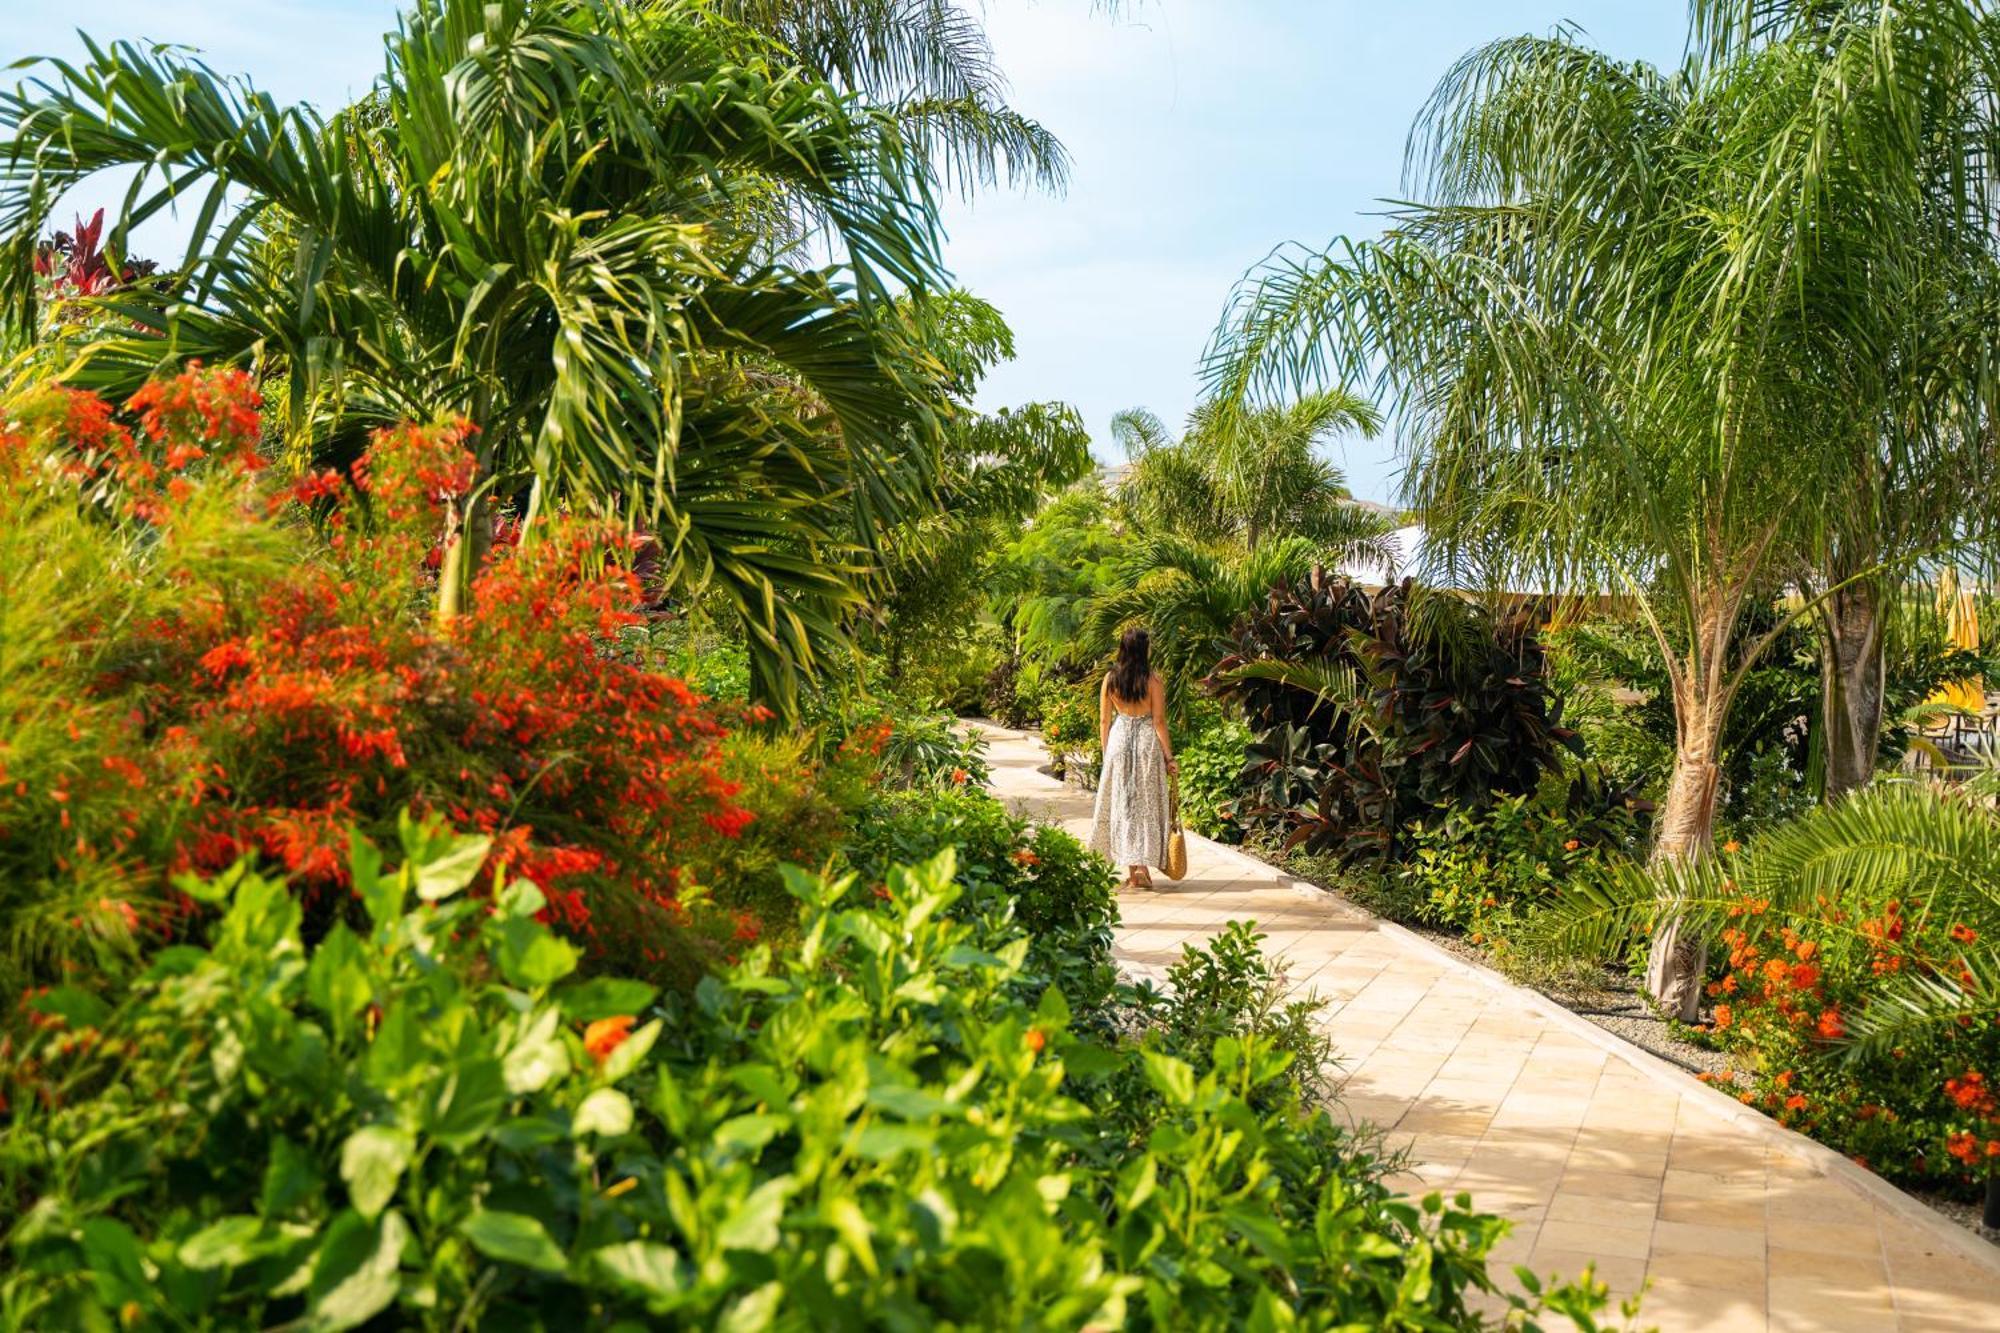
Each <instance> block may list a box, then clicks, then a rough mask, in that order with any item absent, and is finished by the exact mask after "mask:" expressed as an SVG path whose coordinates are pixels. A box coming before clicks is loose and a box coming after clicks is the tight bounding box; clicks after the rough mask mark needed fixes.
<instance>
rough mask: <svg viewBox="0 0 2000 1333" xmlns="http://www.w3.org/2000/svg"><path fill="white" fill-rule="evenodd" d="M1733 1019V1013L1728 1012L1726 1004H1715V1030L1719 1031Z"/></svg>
mask: <svg viewBox="0 0 2000 1333" xmlns="http://www.w3.org/2000/svg"><path fill="white" fill-rule="evenodd" d="M1734 1020H1735V1015H1734V1014H1733V1013H1731V1012H1730V1008H1729V1006H1728V1005H1726V1004H1718V1005H1716V1006H1715V1030H1716V1031H1717V1032H1720V1031H1722V1030H1723V1029H1724V1028H1726V1027H1728V1026H1729V1025H1730V1023H1731V1022H1733V1021H1734Z"/></svg>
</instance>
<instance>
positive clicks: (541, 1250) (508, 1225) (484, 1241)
mask: <svg viewBox="0 0 2000 1333" xmlns="http://www.w3.org/2000/svg"><path fill="white" fill-rule="evenodd" d="M459 1230H460V1231H461V1232H463V1233H464V1235H465V1238H466V1239H467V1240H469V1241H471V1242H472V1245H473V1248H474V1249H476V1250H478V1251H479V1252H480V1253H481V1254H483V1255H485V1256H486V1257H487V1258H489V1259H494V1260H497V1261H499V1262H500V1263H505V1264H518V1265H520V1266H521V1267H523V1268H533V1269H538V1270H540V1271H541V1272H544V1273H560V1272H562V1270H563V1268H564V1267H565V1266H566V1264H567V1261H566V1260H565V1259H564V1258H563V1252H562V1249H561V1247H560V1246H558V1245H557V1244H556V1243H555V1240H554V1239H553V1238H552V1237H551V1236H550V1235H549V1232H548V1228H546V1227H544V1226H543V1225H542V1224H541V1222H540V1221H538V1220H537V1219H535V1218H532V1217H529V1216H528V1215H527V1214H526V1213H503V1212H496V1211H493V1210H491V1209H481V1210H480V1211H478V1212H476V1213H474V1214H473V1215H472V1216H471V1217H468V1218H466V1219H465V1221H464V1223H463V1224H462V1225H460V1227H459Z"/></svg>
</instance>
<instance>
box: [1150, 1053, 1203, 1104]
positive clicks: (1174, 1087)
mask: <svg viewBox="0 0 2000 1333" xmlns="http://www.w3.org/2000/svg"><path fill="white" fill-rule="evenodd" d="M1143 1054H1144V1056H1145V1060H1146V1081H1147V1082H1148V1083H1151V1084H1152V1085H1153V1087H1154V1088H1155V1089H1157V1090H1158V1091H1159V1093H1160V1094H1161V1095H1162V1096H1163V1097H1165V1098H1166V1099H1167V1100H1168V1101H1170V1102H1172V1103H1173V1104H1174V1105H1176V1106H1189V1105H1192V1104H1193V1102H1194V1070H1193V1069H1192V1068H1190V1067H1189V1066H1188V1064H1187V1062H1186V1061H1183V1060H1176V1059H1175V1058H1174V1057H1173V1056H1171V1055H1162V1054H1161V1053H1160V1052H1158V1051H1146V1052H1143Z"/></svg>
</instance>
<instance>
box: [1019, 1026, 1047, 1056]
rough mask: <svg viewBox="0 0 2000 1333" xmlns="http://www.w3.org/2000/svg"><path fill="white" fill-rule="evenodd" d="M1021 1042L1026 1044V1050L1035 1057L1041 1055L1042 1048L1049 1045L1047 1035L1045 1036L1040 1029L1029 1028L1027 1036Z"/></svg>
mask: <svg viewBox="0 0 2000 1333" xmlns="http://www.w3.org/2000/svg"><path fill="white" fill-rule="evenodd" d="M1022 1040H1023V1042H1024V1044H1026V1046H1027V1048H1028V1049H1029V1050H1031V1051H1033V1052H1034V1053H1035V1054H1036V1055H1040V1054H1041V1053H1042V1047H1044V1046H1046V1045H1048V1044H1049V1039H1048V1036H1047V1034H1045V1033H1044V1032H1043V1031H1042V1030H1041V1029H1040V1028H1029V1029H1028V1035H1027V1036H1026V1037H1024V1038H1023V1039H1022Z"/></svg>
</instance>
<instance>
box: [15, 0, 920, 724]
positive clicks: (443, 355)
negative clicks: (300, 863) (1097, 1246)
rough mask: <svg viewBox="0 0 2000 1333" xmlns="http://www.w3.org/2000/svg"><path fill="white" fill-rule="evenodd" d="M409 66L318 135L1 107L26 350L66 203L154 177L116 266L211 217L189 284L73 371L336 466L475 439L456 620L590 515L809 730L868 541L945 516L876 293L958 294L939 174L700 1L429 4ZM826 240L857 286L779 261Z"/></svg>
mask: <svg viewBox="0 0 2000 1333" xmlns="http://www.w3.org/2000/svg"><path fill="white" fill-rule="evenodd" d="M386 46H387V65H386V69H385V72H384V74H383V75H382V77H381V79H380V80H379V81H378V84H377V86H376V88H375V90H374V91H373V93H372V94H371V95H370V96H369V97H367V98H366V99H364V100H363V101H362V102H360V103H358V104H356V105H355V106H353V107H350V108H347V109H345V110H342V111H340V112H339V113H337V114H335V115H333V116H332V117H330V118H326V119H322V118H321V117H319V116H318V115H317V114H316V113H314V112H313V111H312V110H311V109H309V108H305V107H282V106H279V105H278V104H276V103H274V102H272V101H271V100H270V99H268V98H266V97H263V96H261V95H259V94H257V93H255V92H254V91H253V90H251V89H250V88H248V87H247V86H245V85H242V84H239V83H236V82H232V81H226V80H224V79H222V78H221V77H219V76H218V75H216V74H214V73H213V72H212V71H210V70H209V69H208V68H207V67H205V66H204V65H202V64H201V63H200V62H199V61H198V60H197V59H195V58H193V57H191V56H188V55H186V54H184V53H182V52H180V51H177V50H175V49H172V48H150V49H149V48H143V47H140V46H136V45H131V44H118V45H113V46H109V47H101V46H97V45H92V46H91V47H90V53H91V54H90V58H89V59H88V60H87V61H85V62H84V63H81V64H72V63H68V62H60V61H57V62H48V63H47V64H45V65H44V66H43V73H42V74H41V75H40V76H38V77H32V78H30V79H29V80H27V81H26V82H23V83H22V84H20V85H19V86H18V87H16V88H10V89H9V90H8V91H7V92H6V93H5V94H3V95H0V145H4V148H3V149H0V160H4V163H5V166H4V168H0V190H4V196H5V205H4V207H3V208H0V234H4V235H5V236H6V237H7V238H8V244H9V246H10V247H11V252H12V255H13V258H14V260H15V263H14V265H13V266H11V267H8V268H6V269H4V271H0V284H4V285H0V292H4V295H5V297H6V299H7V301H8V304H9V306H10V308H11V309H12V310H13V311H14V314H15V318H16V319H17V321H19V322H21V323H23V324H25V325H28V326H30V327H32V323H31V321H32V319H33V314H34V311H33V304H34V289H33V286H32V284H31V283H30V282H29V274H30V272H31V269H30V266H29V265H28V263H27V259H28V258H29V257H30V256H31V253H32V251H33V248H34V246H35V245H36V243H37V241H38V238H39V228H40V226H41V225H42V221H43V218H44V217H45V216H46V212H47V209H48V206H49V205H50V203H51V202H52V201H53V200H54V198H55V197H56V195H58V194H59V193H61V192H62V191H64V190H66V189H67V188H69V187H70V186H72V185H74V184H76V183H78V182H80V181H82V180H84V179H86V178H88V177H91V176H94V175H96V174H97V173H99V172H102V171H106V170H110V169H115V168H120V167H131V168H134V169H136V171H137V173H138V174H137V177H136V179H135V181H134V184H133V187H132V190H131V192H130V193H129V195H128V200H129V202H128V205H127V207H126V208H125V210H124V211H123V213H122V214H121V215H120V216H119V217H118V218H117V219H116V222H115V224H114V226H113V231H112V236H113V244H112V247H111V248H113V249H114V250H115V249H118V248H120V246H121V244H122V241H121V239H120V238H122V236H123V234H124V233H125V232H126V231H127V230H128V229H129V228H130V227H131V226H133V225H135V224H137V223H138V222H140V221H142V220H144V219H145V218H147V217H149V216H151V215H153V214H155V213H157V212H158V211H159V210H161V209H162V208H164V207H166V206H167V205H168V203H170V202H172V201H173V200H176V199H187V198H189V197H195V198H200V199H202V200H203V203H202V204H201V205H200V207H199V208H198V209H197V210H196V212H195V215H194V216H195V221H194V226H193V234H192V236H191V239H190V241H189V245H188V249H187V252H186V254H185V256H184V257H183V258H182V259H181V260H180V261H179V262H178V263H176V264H173V265H172V266H171V267H170V268H163V269H162V271H161V272H160V273H159V274H157V275H156V276H155V278H154V279H153V280H151V281H149V282H146V283H143V284H136V285H132V286H127V287H123V288H120V289H118V290H116V291H113V292H111V293H108V294H106V295H103V296H99V297H95V298H92V299H93V301H94V302H95V304H96V307H97V310H98V312H99V316H100V317H99V318H98V319H96V320H94V321H91V322H90V324H89V325H88V326H87V328H86V329H85V330H84V331H83V332H81V333H79V335H78V337H77V338H76V340H74V342H73V344H71V345H67V346H62V345H59V346H58V347H54V348H51V349H49V350H50V353H51V355H54V354H56V353H58V352H61V353H64V354H67V353H70V352H74V353H75V354H76V355H77V357H78V358H79V364H78V365H77V367H76V368H75V369H74V370H73V371H72V372H71V376H72V378H73V379H74V380H75V382H78V383H81V384H84V385H87V386H91V387H97V388H102V389H104V390H105V391H106V392H109V393H111V394H112V395H113V396H115V397H119V398H122V397H124V396H125V395H126V394H129V393H130V392H132V391H133V390H136V389H137V388H138V387H139V385H140V384H142V383H143V382H144V381H145V380H146V379H147V378H149V377H150V376H152V375H154V374H155V373H157V372H158V371H159V370H160V369H161V368H162V367H165V366H171V365H173V364H174V363H175V362H177V361H179V360H185V359H187V358H191V357H192V358H200V359H203V360H206V361H209V362H211V363H223V362H236V363H243V364H249V363H251V362H253V361H254V362H255V364H256V365H257V367H258V372H259V374H260V376H263V377H267V378H274V379H280V380H281V381H282V383H283V385H284V388H283V391H282V409H283V417H284V421H285V426H286V437H287V447H288V449H289V450H291V451H292V452H293V454H294V455H295V456H296V457H298V458H300V459H301V460H305V461H310V462H311V463H313V464H317V465H333V466H343V465H345V464H346V463H348V462H350V461H352V459H353V458H355V457H356V456H358V454H359V453H360V451H361V449H362V448H363V447H364V443H365V440H366V439H367V435H368V432H369V431H371V430H374V429H378V428H380V427H382V426H385V425H388V424H391V423H393V422H395V421H398V420H404V419H410V420H430V419H434V418H437V417H439V416H441V415H444V414H451V413H457V414H461V415H463V416H464V417H466V418H467V419H469V420H471V421H473V422H474V423H476V424H477V425H478V427H479V434H478V435H477V436H476V437H475V440H474V445H473V448H474V452H475V457H476V459H477V465H478V467H477V472H476V474H475V476H474V478H473V482H472V485H471V486H469V487H468V488H467V490H466V493H465V495H464V497H463V498H462V500H461V503H460V506H459V508H460V514H461V523H462V532H463V539H462V540H460V541H454V543H453V544H452V546H451V548H450V549H449V554H448V558H447V561H446V565H445V571H444V573H445V577H444V579H443V582H442V588H441V591H442V596H443V599H444V604H445V607H446V609H447V610H450V609H452V608H454V607H456V606H457V605H458V604H459V603H460V602H462V600H463V593H464V591H465V589H466V586H467V585H468V584H469V581H470V579H471V577H472V574H473V572H474V569H475V568H476V566H477V563H478V557H479V555H480V554H481V553H482V552H483V550H484V548H485V547H486V545H488V544H489V543H490V540H491V532H492V527H493V522H494V514H495V512H496V510H497V509H500V508H505V509H508V510H510V511H514V512H518V514H519V515H520V517H521V518H522V519H523V520H524V521H526V522H528V523H529V524H530V525H532V524H533V522H534V521H535V520H536V519H537V518H539V517H540V516H542V515H543V514H545V513H548V512H551V511H552V510H554V509H555V508H557V507H560V506H563V505H576V506H583V507H599V508H602V509H604V510H606V511H608V512H610V513H612V514H615V516H616V517H617V518H618V519H619V520H620V521H621V522H624V523H626V524H627V525H628V526H632V527H635V528H638V529H642V530H644V531H647V532H651V533H654V534H657V536H656V540H657V542H658V546H659V551H660V558H661V560H662V562H663V564H664V566H665V570H666V574H667V583H668V585H669V586H670V587H671V588H673V589H674V590H675V591H676V592H677V593H678V594H679V595H681V596H684V597H686V596H692V595H695V594H697V593H700V592H703V591H708V592H710V593H712V594H713V595H714V596H717V597H720V598H722V599H724V600H725V601H726V602H727V603H728V604H729V605H730V607H731V608H732V610H733V611H734V613H735V615H736V616H737V617H738V618H739V620H740V622H741V624H742V626H743V630H744V633H745V636H746V639H747V641H748V642H749V644H750V646H751V650H752V654H753V661H754V662H755V664H756V666H757V669H758V672H759V676H760V681H761V684H762V690H763V692H765V693H767V694H769V695H771V696H773V697H775V698H776V699H778V700H779V701H781V702H789V700H790V698H791V693H792V690H793V688H794V685H795V676H796V673H797V671H798V670H799V669H802V668H807V667H810V666H812V665H813V664H814V663H816V662H817V661H819V660H821V659H822V658H823V657H824V656H825V655H826V654H827V653H828V652H829V651H832V650H833V649H835V648H836V647H837V646H838V644H839V642H840V640H841V627H842V622H843V617H844V616H845V615H846V614H848V613H849V612H850V611H851V610H852V608H853V607H854V606H855V605H856V604H857V599H858V596H859V590H860V586H861V584H862V582H863V580H864V577H865V575H866V574H867V571H868V570H869V568H870V567H871V566H872V564H873V557H872V555H871V554H870V553H871V552H872V551H873V550H874V548H875V547H876V545H877V544H878V540H879V532H880V529H881V527H882V526H883V525H884V524H886V523H891V522H894V521H896V520H898V519H900V518H903V517H906V516H909V515H912V514H915V513H920V512H924V511H925V510H926V509H927V508H928V506H929V505H930V503H931V500H930V496H929V488H930V486H931V485H932V483H933V481H934V479H935V462H936V460H935V451H936V433H937V430H938V418H939V414H940V413H941V412H942V411H943V410H944V406H945V405H944V403H943V402H942V401H941V398H940V394H939V391H938V367H937V364H936V361H935V359H934V358H933V357H931V356H930V355H929V354H928V353H927V352H926V351H925V349H924V348H923V347H922V346H921V345H920V344H919V343H918V342H917V340H916V339H915V338H913V337H912V336H911V333H910V331H909V330H908V329H907V328H906V327H905V326H904V325H903V323H902V321H901V320H899V319H898V318H897V316H896V311H895V305H894V303H893V302H892V301H891V300H890V297H889V293H890V292H891V290H892V289H900V288H911V289H916V290H926V289H930V288H934V287H936V286H938V285H939V265H938V256H937V249H936V236H935V234H934V223H933V217H932V204H931V201H930V196H929V189H930V187H929V176H928V169H927V166H926V164H925V161H924V160H923V159H922V158H921V157H920V156H918V155H916V154H915V153H914V151H913V150H912V148H911V146H910V145H908V144H907V143H906V142H905V140H904V139H903V137H902V135H901V133H900V131H899V130H898V128H897V125H896V122H895V117H894V116H893V115H890V114H888V113H886V112H882V111H877V110H875V109H873V108H870V107H868V106H867V105H865V104H861V103H857V102H855V101H854V100H852V99H850V98H847V97H844V96H842V95H841V94H840V93H839V92H838V91H837V90H836V89H835V88H833V87H831V86H830V85H827V84H825V83H821V82H818V81H816V80H814V79H812V78H810V77H805V76H802V75H801V74H800V73H799V72H798V71H797V70H795V69H793V68H789V67H788V66H786V65H785V64H784V62H783V60H782V53H781V52H774V51H770V50H769V49H768V48H767V47H766V46H765V43H764V39H763V38H761V37H759V36H757V35H756V34H754V33H752V32H751V31H750V30H748V29H740V28H736V27H732V26H730V25H728V24H726V23H725V22H724V21H723V20H721V19H720V18H719V17H718V16H717V15H714V14H713V13H710V12H708V11H707V10H705V9H704V8H703V7H701V6H696V5H691V4H685V3H678V2H676V0H662V2H656V3H647V4H642V5H623V4H616V5H614V4H607V3H603V2H602V0H559V2H558V3H553V4H530V3H527V0H507V2H506V3H502V4H484V3H471V2H470V0H419V3H417V4H416V5H415V7H414V8H413V9H412V11H411V12H410V14H409V16H408V17H407V19H406V21H405V22H404V23H403V25H402V26H401V27H400V28H399V29H398V31H396V32H395V33H393V34H391V35H390V36H389V37H388V39H387V43H386ZM232 196H236V197H240V198H241V199H242V201H243V203H242V206H241V207H236V208H232V209H228V210H225V209H224V208H223V207H222V204H223V202H224V200H225V199H226V198H230V197H232ZM787 219H793V220H794V221H790V222H788V221H787ZM806 219H810V220H812V221H813V222H814V223H816V224H820V225H822V226H823V228H824V233H823V234H824V235H825V237H826V238H827V241H828V243H829V245H828V248H829V249H830V252H831V254H832V255H833V257H834V262H833V263H831V264H822V265H812V264H808V263H807V262H805V261H804V259H803V257H802V256H801V255H800V254H799V253H798V252H797V251H795V249H794V247H793V246H791V244H790V243H789V240H790V237H791V236H792V235H794V234H797V233H796V227H797V226H798V225H802V224H803V222H804V221H805V220H806ZM774 225H778V226H780V227H781V230H780V232H779V233H778V234H777V235H775V236H774V235H773V232H772V227H773V226H774Z"/></svg>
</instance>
